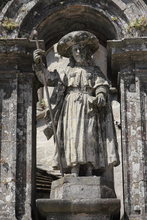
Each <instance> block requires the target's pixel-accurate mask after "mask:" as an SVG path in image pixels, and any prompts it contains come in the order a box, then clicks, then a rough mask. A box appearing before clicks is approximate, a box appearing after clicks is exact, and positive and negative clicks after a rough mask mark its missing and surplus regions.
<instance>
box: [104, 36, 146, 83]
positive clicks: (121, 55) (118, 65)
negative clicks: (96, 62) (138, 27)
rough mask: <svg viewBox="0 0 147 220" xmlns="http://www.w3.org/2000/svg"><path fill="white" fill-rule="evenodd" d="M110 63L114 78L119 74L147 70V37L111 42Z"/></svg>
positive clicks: (109, 44) (109, 49)
mask: <svg viewBox="0 0 147 220" xmlns="http://www.w3.org/2000/svg"><path fill="white" fill-rule="evenodd" d="M107 43H108V45H107V47H108V61H109V67H110V68H112V71H111V72H112V73H111V74H112V77H113V78H115V79H116V78H117V76H118V73H119V72H120V73H122V72H126V73H129V72H130V73H131V74H132V71H134V72H136V70H139V71H140V70H141V71H143V70H144V69H147V37H140V38H126V39H122V40H109V41H108V42H107Z"/></svg>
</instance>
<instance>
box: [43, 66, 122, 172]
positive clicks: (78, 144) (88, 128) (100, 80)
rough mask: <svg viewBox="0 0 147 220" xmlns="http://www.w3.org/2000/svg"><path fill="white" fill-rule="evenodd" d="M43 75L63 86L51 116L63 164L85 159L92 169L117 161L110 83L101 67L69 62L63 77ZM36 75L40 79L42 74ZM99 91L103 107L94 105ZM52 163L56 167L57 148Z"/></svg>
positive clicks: (75, 163)
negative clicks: (77, 64)
mask: <svg viewBox="0 0 147 220" xmlns="http://www.w3.org/2000/svg"><path fill="white" fill-rule="evenodd" d="M53 74H54V75H53ZM46 75H47V79H48V85H49V86H52V85H54V86H55V84H56V83H57V82H60V83H59V84H60V89H61V88H62V89H61V90H59V91H60V92H56V100H58V101H57V105H56V106H60V108H59V109H58V111H54V118H55V121H56V127H57V136H58V140H59V144H60V150H61V151H60V152H61V155H62V162H63V166H64V168H69V167H70V168H71V167H73V166H75V165H77V164H81V165H84V164H87V163H91V164H92V165H93V168H94V169H103V168H105V167H107V166H108V165H109V164H114V165H118V163H119V159H118V152H117V141H116V134H115V129H114V124H113V116H112V110H111V105H110V101H109V84H108V82H107V80H106V78H105V76H104V75H103V74H102V72H101V70H100V69H99V68H98V67H93V66H89V67H70V66H69V67H68V68H67V69H66V71H65V73H64V74H63V75H64V77H63V80H61V79H60V78H59V75H58V74H57V73H48V72H46ZM39 78H40V81H41V75H40V76H39ZM55 82H56V83H55ZM99 93H103V94H104V96H105V98H106V102H107V104H106V106H105V107H102V108H100V107H98V106H97V100H96V96H97V95H98V94H99ZM61 94H62V95H61ZM59 103H60V104H59ZM56 112H58V114H57V113H56ZM57 115H58V117H57ZM53 166H54V167H58V154H57V150H56V148H55V155H54V158H53Z"/></svg>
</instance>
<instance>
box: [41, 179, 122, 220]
mask: <svg viewBox="0 0 147 220" xmlns="http://www.w3.org/2000/svg"><path fill="white" fill-rule="evenodd" d="M37 208H38V211H39V213H40V214H41V216H43V217H45V219H46V220H49V219H52V220H62V219H63V220H109V219H111V217H112V216H114V215H115V214H118V213H119V210H120V201H119V200H118V199H115V193H114V191H113V189H112V188H111V187H110V186H108V184H107V183H106V181H105V179H104V178H103V177H94V176H92V177H72V176H65V177H63V178H61V179H59V180H56V181H54V182H53V183H52V188H51V199H38V200H37Z"/></svg>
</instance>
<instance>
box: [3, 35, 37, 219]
mask: <svg viewBox="0 0 147 220" xmlns="http://www.w3.org/2000/svg"><path fill="white" fill-rule="evenodd" d="M34 49H35V42H33V41H32V42H30V41H28V40H26V39H15V40H13V39H11V40H8V39H7V40H0V219H1V220H9V219H11V220H14V219H20V220H21V219H26V220H27V219H28V220H30V219H32V217H31V216H32V207H33V206H34V200H35V196H34V187H35V184H34V176H35V155H36V152H35V147H36V146H35V142H36V136H35V134H36V132H35V104H36V94H37V93H36V82H37V81H36V79H35V74H34V73H33V70H32V51H33V50H34Z"/></svg>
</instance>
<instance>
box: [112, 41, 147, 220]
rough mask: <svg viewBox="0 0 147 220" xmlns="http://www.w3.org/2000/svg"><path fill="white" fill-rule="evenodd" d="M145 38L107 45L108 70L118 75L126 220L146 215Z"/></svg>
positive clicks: (146, 60)
mask: <svg viewBox="0 0 147 220" xmlns="http://www.w3.org/2000/svg"><path fill="white" fill-rule="evenodd" d="M146 44H147V38H137V39H125V40H122V41H113V42H112V41H111V42H109V54H111V55H110V56H111V65H112V71H113V72H114V74H115V76H117V73H118V72H119V87H120V97H121V127H122V153H123V173H124V206H125V212H126V214H127V216H128V218H129V219H130V220H141V219H145V216H146V215H147V207H146V202H147V184H146V180H147V170H146V163H147V162H146V157H147V149H146V146H147V145H146V143H147V141H146V140H147V138H146V137H147V123H146V121H147V115H146V114H147V113H146V109H147V108H146V105H147V98H146V97H147V48H146V46H145V45H146Z"/></svg>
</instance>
